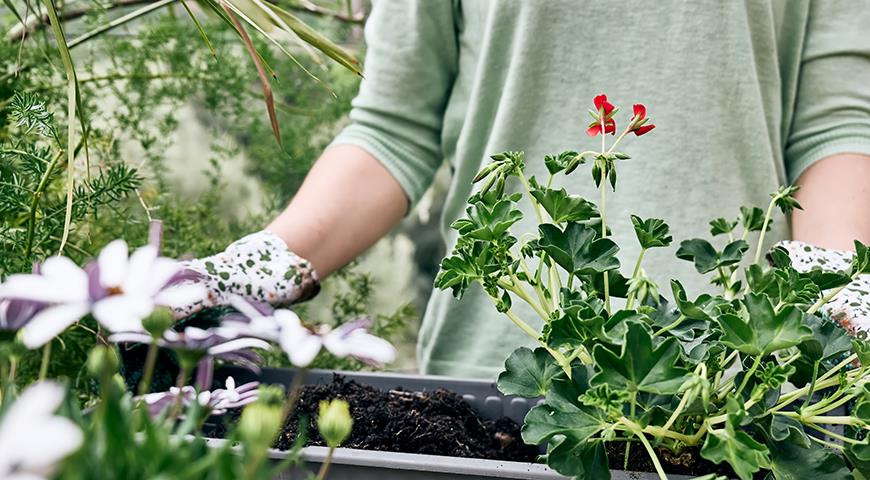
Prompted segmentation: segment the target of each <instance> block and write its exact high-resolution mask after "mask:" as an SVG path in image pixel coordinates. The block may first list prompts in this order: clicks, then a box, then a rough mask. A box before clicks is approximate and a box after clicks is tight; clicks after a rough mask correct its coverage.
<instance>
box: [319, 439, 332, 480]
mask: <svg viewBox="0 0 870 480" xmlns="http://www.w3.org/2000/svg"><path fill="white" fill-rule="evenodd" d="M334 452H335V447H329V452H328V453H327V454H326V458H325V459H324V460H323V463H322V464H321V465H320V471H319V472H317V479H316V480H324V479H325V478H326V472H328V471H329V464H330V463H332V454H333V453H334Z"/></svg>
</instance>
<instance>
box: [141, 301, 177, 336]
mask: <svg viewBox="0 0 870 480" xmlns="http://www.w3.org/2000/svg"><path fill="white" fill-rule="evenodd" d="M174 324H175V318H173V317H172V312H171V311H169V309H168V308H156V309H154V311H153V312H152V313H151V315H148V316H147V317H145V319H143V320H142V326H143V327H144V328H145V330H146V331H147V332H148V333H149V334H150V335H151V336H152V337H154V338H158V337H160V336H162V335H163V332H165V331H166V330H168V329H169V328H170V327H172V325H174Z"/></svg>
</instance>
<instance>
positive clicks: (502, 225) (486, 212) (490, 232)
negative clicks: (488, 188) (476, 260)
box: [450, 199, 523, 241]
mask: <svg viewBox="0 0 870 480" xmlns="http://www.w3.org/2000/svg"><path fill="white" fill-rule="evenodd" d="M466 212H467V214H468V218H462V219H459V220H457V221H455V222H453V224H452V225H450V227H451V228H453V229H454V230H456V231H458V232H459V233H460V234H461V235H466V236H468V237H470V238H474V239H478V240H486V241H496V240H500V239H502V238H504V236H505V235H506V234H507V233H508V230H509V229H510V227H511V225H513V224H514V223H516V222H518V221H520V219H522V218H523V213H522V212H521V211H519V210H518V209H517V208H515V205H514V202H513V201H511V199H502V200H499V201H496V202H495V203H494V204H492V205H488V204H487V203H486V202H484V201H477V202H475V203H474V204H472V205H470V206H469V207H468V208H467V209H466Z"/></svg>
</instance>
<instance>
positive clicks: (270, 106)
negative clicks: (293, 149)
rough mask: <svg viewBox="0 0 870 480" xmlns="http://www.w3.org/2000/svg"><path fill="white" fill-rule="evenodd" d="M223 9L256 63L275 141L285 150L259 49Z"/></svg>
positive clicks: (230, 13)
mask: <svg viewBox="0 0 870 480" xmlns="http://www.w3.org/2000/svg"><path fill="white" fill-rule="evenodd" d="M221 7H223V9H224V11H225V12H226V13H227V16H228V17H229V19H230V20H231V21H232V22H233V25H234V26H235V27H236V30H238V32H239V35H241V37H242V42H243V43H244V44H245V48H246V49H247V50H248V53H249V54H250V55H251V60H253V61H254V65H255V66H256V67H257V75H258V76H259V77H260V83H261V84H262V85H263V97H264V100H265V101H266V110H267V111H268V112H269V121H270V122H271V123H272V132H273V133H274V134H275V140H277V141H278V146H280V147H281V148H284V145H283V144H282V143H281V131H280V130H279V129H278V116H277V114H276V113H275V98H274V97H273V95H272V85H271V84H270V83H269V77H268V75H266V71H265V69H264V68H263V64H262V62H261V61H260V55H259V54H258V53H257V49H256V48H255V47H254V42H252V41H251V37H250V36H248V32H247V31H246V30H245V27H244V26H243V25H242V23H241V22H239V19H238V18H236V16H235V15H233V12H232V11H231V10H230V8H229V7H227V6H226V4H225V3H221Z"/></svg>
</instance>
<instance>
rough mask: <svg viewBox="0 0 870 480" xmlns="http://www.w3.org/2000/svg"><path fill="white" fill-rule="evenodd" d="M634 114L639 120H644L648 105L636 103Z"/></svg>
mask: <svg viewBox="0 0 870 480" xmlns="http://www.w3.org/2000/svg"><path fill="white" fill-rule="evenodd" d="M634 116H635V117H636V118H637V120H643V119H644V118H646V107H644V106H643V104H642V103H635V104H634Z"/></svg>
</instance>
